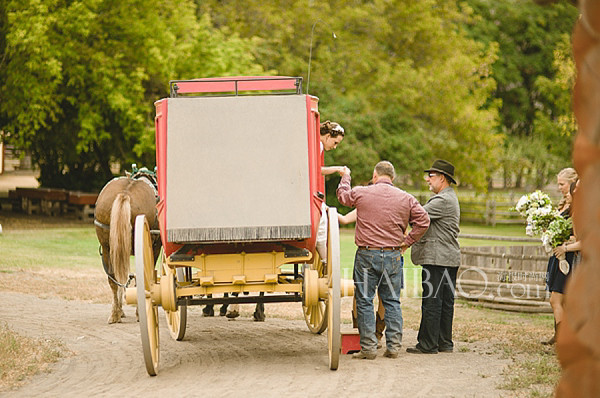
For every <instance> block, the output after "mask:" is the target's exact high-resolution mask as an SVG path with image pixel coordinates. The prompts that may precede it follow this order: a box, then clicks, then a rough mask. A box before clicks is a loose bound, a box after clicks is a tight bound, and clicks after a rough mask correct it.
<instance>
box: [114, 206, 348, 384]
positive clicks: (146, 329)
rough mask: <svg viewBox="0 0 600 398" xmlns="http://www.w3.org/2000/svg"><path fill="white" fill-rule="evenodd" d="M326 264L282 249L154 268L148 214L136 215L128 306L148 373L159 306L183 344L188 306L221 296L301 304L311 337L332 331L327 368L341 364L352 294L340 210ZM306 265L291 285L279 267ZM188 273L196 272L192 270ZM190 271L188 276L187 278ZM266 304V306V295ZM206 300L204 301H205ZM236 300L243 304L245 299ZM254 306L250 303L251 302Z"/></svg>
mask: <svg viewBox="0 0 600 398" xmlns="http://www.w3.org/2000/svg"><path fill="white" fill-rule="evenodd" d="M327 213H328V214H327V217H328V233H327V248H328V250H327V261H326V263H325V265H324V263H323V262H322V261H321V259H320V258H319V256H318V253H317V252H316V250H315V252H314V254H313V253H311V252H309V251H307V250H304V253H302V254H303V255H301V256H289V255H288V256H286V253H285V252H283V251H270V252H262V253H245V252H240V253H230V254H204V253H203V254H198V255H194V256H190V258H186V259H185V260H181V259H179V260H178V259H177V258H176V259H175V260H171V259H169V258H166V257H165V256H163V257H162V261H160V266H159V269H158V270H157V269H156V268H155V264H154V256H153V252H152V236H151V232H150V229H149V226H148V222H147V220H146V218H145V216H144V215H140V216H138V217H137V219H136V222H135V233H134V254H135V264H136V287H131V288H127V289H126V292H125V298H126V302H127V303H128V304H132V305H137V306H138V313H139V321H140V330H141V337H142V348H143V352H144V359H145V363H146V370H147V372H148V374H150V375H152V376H154V375H156V374H157V371H158V362H159V330H158V306H162V307H163V309H164V311H165V314H166V320H167V325H168V328H169V332H170V335H171V337H172V338H174V339H175V340H182V339H183V337H184V334H185V327H186V322H187V305H188V304H191V303H192V302H193V301H194V297H206V296H209V295H213V294H222V293H232V292H233V293H235V292H237V293H245V292H249V293H256V292H261V293H275V294H285V295H288V297H289V300H284V299H282V297H281V296H278V297H277V300H274V301H277V302H282V301H302V308H303V313H304V318H305V321H306V324H307V326H308V328H309V330H310V331H311V332H312V333H317V334H320V333H322V332H324V331H325V330H327V331H328V333H327V335H328V339H327V340H328V352H329V367H330V369H332V370H336V369H337V368H338V366H339V355H340V351H341V334H340V333H341V332H340V306H341V297H342V296H351V295H353V294H354V284H353V282H352V281H351V280H342V279H341V275H340V250H339V248H340V241H339V225H338V219H337V211H336V209H335V208H330V209H328V211H327ZM286 264H303V265H304V268H303V272H302V276H303V277H302V279H301V283H300V282H298V279H295V280H293V281H290V280H289V278H287V275H286V274H283V273H282V270H281V267H282V266H283V265H286ZM190 270H195V273H194V272H190ZM186 272H187V275H186ZM266 298H267V299H266V300H264V301H266V302H268V301H269V300H268V297H266ZM202 301H204V302H206V300H202ZM238 302H244V300H243V298H240V299H238ZM248 302H251V301H248Z"/></svg>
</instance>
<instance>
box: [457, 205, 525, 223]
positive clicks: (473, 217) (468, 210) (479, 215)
mask: <svg viewBox="0 0 600 398" xmlns="http://www.w3.org/2000/svg"><path fill="white" fill-rule="evenodd" d="M515 204H516V202H505V201H496V200H495V199H484V200H473V199H471V200H461V201H460V219H461V221H462V222H465V221H467V222H475V223H483V224H486V225H492V226H495V225H496V224H525V223H526V221H525V219H524V218H523V217H522V216H521V215H520V214H519V213H518V212H517V211H516V210H514V209H513V208H514V207H515Z"/></svg>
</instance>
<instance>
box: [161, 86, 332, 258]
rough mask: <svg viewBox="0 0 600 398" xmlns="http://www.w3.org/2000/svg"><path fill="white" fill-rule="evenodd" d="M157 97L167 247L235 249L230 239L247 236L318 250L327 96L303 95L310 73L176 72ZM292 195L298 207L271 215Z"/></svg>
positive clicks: (256, 241)
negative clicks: (187, 75) (194, 75)
mask: <svg viewBox="0 0 600 398" xmlns="http://www.w3.org/2000/svg"><path fill="white" fill-rule="evenodd" d="M155 106H156V119H155V124H156V163H157V166H158V193H159V197H160V201H159V204H158V210H159V219H160V234H161V239H162V243H163V246H164V248H165V253H166V255H167V256H169V255H170V254H172V253H173V252H175V251H176V250H178V249H179V248H181V247H182V246H183V245H185V244H190V243H193V244H203V250H204V251H208V252H228V251H230V250H236V249H234V248H233V246H232V245H231V244H236V245H237V246H239V244H240V243H244V246H245V248H244V250H246V251H248V250H253V249H254V250H259V251H264V250H265V249H268V248H269V246H272V245H273V244H274V243H275V242H278V243H285V244H289V245H292V246H296V247H300V248H305V249H307V250H309V251H310V252H313V251H314V248H315V240H316V233H317V227H318V223H319V219H320V216H321V203H322V202H323V200H324V196H323V193H324V180H323V177H322V175H321V173H320V168H321V165H322V161H323V158H322V156H323V155H322V153H321V150H320V142H319V112H318V98H316V97H312V96H309V95H303V94H301V78H293V77H226V78H211V79H198V80H187V81H174V82H171V97H170V98H165V99H161V100H159V101H157V102H156V103H155ZM300 120H301V123H299V121H300ZM299 124H302V125H299ZM252 135H255V137H253V136H252ZM302 135H303V136H302ZM199 137H201V138H199ZM254 142H256V144H257V145H260V146H261V147H259V148H256V147H253V146H252V145H253V143H254ZM194 145H196V147H194ZM232 146H233V147H232ZM301 146H304V147H301ZM288 160H289V162H288ZM211 176H217V177H216V178H212V177H211ZM244 179H246V180H244ZM172 180H173V182H172ZM175 180H177V181H175ZM240 187H243V191H241V190H240ZM227 194H229V195H227ZM215 195H220V197H217V196H215ZM290 195H293V196H292V197H291V196H290ZM281 201H286V202H288V203H281ZM289 203H292V205H291V207H292V209H290V210H291V211H293V212H295V213H296V214H293V215H286V214H278V215H277V216H275V217H271V216H272V214H273V213H276V212H275V211H274V210H275V209H276V208H284V211H283V213H285V211H287V209H285V207H287V206H290V205H289ZM202 206H203V208H201V207H202ZM253 212H255V213H258V214H256V215H255V216H252V215H251V214H252V213H253ZM219 213H220V214H219ZM261 213H262V214H261ZM298 213H303V214H298ZM304 213H306V214H304ZM278 217H279V219H280V220H278ZM265 218H270V221H271V223H270V224H269V222H268V221H267V222H263V221H262V220H263V219H265ZM278 221H282V222H280V223H279V224H278V223H277V222H278ZM244 222H245V223H244ZM236 223H240V224H236ZM261 224H263V225H261ZM250 243H251V245H249V244H250ZM249 246H251V247H249Z"/></svg>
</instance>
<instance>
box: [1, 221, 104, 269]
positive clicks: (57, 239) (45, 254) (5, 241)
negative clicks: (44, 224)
mask: <svg viewBox="0 0 600 398" xmlns="http://www.w3.org/2000/svg"><path fill="white" fill-rule="evenodd" d="M99 264H101V263H100V256H99V254H98V239H97V238H96V232H95V230H94V228H92V227H82V228H65V229H63V228H51V229H22V230H8V231H6V230H5V231H4V233H3V234H2V235H0V271H7V270H11V269H13V270H14V269H15V268H21V269H35V268H40V267H43V268H90V267H98V265H99Z"/></svg>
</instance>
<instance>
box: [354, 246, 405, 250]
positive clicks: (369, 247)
mask: <svg viewBox="0 0 600 398" xmlns="http://www.w3.org/2000/svg"><path fill="white" fill-rule="evenodd" d="M358 250H390V251H393V250H400V246H393V247H373V246H358Z"/></svg>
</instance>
